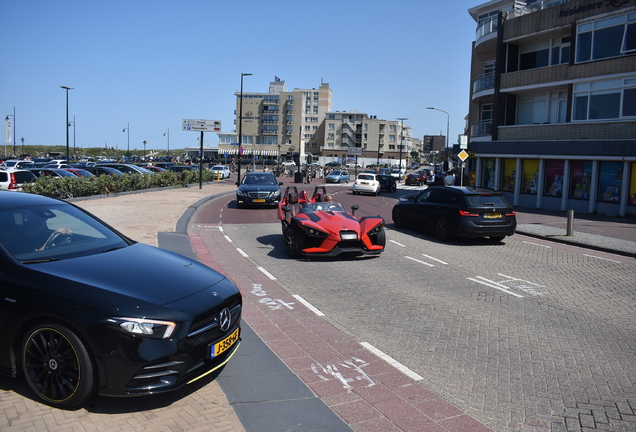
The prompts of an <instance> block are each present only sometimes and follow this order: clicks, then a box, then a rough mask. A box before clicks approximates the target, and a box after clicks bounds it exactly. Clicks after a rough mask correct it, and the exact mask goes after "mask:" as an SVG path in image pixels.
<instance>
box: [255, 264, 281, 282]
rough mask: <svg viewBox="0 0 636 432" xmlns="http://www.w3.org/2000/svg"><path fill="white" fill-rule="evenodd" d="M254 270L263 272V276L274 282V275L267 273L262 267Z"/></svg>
mask: <svg viewBox="0 0 636 432" xmlns="http://www.w3.org/2000/svg"><path fill="white" fill-rule="evenodd" d="M256 268H257V269H259V270H260V271H261V272H263V274H264V275H265V276H267V277H268V278H270V279H271V280H276V278H275V277H274V275H273V274H271V273H270V272H268V271H267V270H265V269H264V268H263V267H256Z"/></svg>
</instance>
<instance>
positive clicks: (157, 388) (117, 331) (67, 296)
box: [0, 192, 242, 409]
mask: <svg viewBox="0 0 636 432" xmlns="http://www.w3.org/2000/svg"><path fill="white" fill-rule="evenodd" d="M0 268H2V272H0V296H1V297H2V299H4V300H3V301H2V302H0V372H2V373H4V374H9V375H12V376H18V374H20V375H22V376H23V378H24V380H25V381H26V382H27V383H28V385H29V386H30V387H31V389H32V391H33V392H34V393H35V395H36V396H37V398H38V399H39V400H41V401H43V402H44V403H47V404H49V405H52V406H54V407H57V408H63V409H68V408H72V407H74V406H76V405H78V404H81V403H84V402H85V401H87V400H88V399H90V398H91V397H92V396H93V395H95V394H101V395H106V396H138V395H146V394H156V393H161V392H166V391H171V390H176V389H179V388H182V387H184V386H185V385H186V384H188V383H191V382H193V381H196V380H197V379H198V378H201V377H203V376H205V375H208V374H209V373H210V372H212V371H214V370H216V369H219V368H221V367H222V366H223V365H225V364H226V363H227V362H228V361H229V359H230V358H231V357H232V355H233V354H234V352H235V351H236V349H237V347H238V345H239V343H240V331H241V330H240V319H241V308H242V299H241V293H240V292H239V290H238V289H237V287H236V286H235V285H234V284H233V283H232V282H231V281H230V280H229V279H227V278H226V277H225V276H223V275H222V274H220V273H218V272H216V271H215V270H212V269H211V268H210V267H208V266H206V265H203V264H200V263H199V262H198V261H196V260H192V259H190V258H186V257H184V256H181V255H178V254H175V253H171V252H168V251H165V250H162V249H158V248H156V247H153V246H149V245H146V244H143V243H137V242H135V241H134V240H131V239H130V238H128V237H126V236H124V235H123V234H121V233H119V232H117V231H116V230H115V229H113V228H112V227H110V226H108V225H106V224H105V223H103V222H101V221H100V220H98V219H96V218H95V217H94V216H92V215H91V214H89V213H88V212H85V211H84V210H82V209H80V208H78V207H76V206H74V205H72V204H70V203H67V202H64V201H62V200H57V199H53V198H48V197H44V196H40V195H35V194H27V193H9V192H0ZM96 269H116V271H96ZM122 275H126V276H125V277H122Z"/></svg>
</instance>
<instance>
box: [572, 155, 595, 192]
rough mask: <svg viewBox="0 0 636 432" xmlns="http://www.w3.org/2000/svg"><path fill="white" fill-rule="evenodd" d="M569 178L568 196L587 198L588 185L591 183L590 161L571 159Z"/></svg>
mask: <svg viewBox="0 0 636 432" xmlns="http://www.w3.org/2000/svg"><path fill="white" fill-rule="evenodd" d="M570 180H571V182H570V184H571V186H570V197H572V198H582V199H589V198H590V185H591V184H592V162H591V161H572V176H571V179H570Z"/></svg>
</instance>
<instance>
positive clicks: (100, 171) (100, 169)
mask: <svg viewBox="0 0 636 432" xmlns="http://www.w3.org/2000/svg"><path fill="white" fill-rule="evenodd" d="M84 169H85V170H86V171H88V172H90V173H92V174H94V175H96V176H100V175H116V176H120V177H121V176H123V175H124V173H123V172H121V171H119V170H118V169H115V168H111V167H107V166H101V165H94V166H89V167H86V168H84Z"/></svg>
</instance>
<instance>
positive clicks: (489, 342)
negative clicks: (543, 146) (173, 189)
mask: <svg viewBox="0 0 636 432" xmlns="http://www.w3.org/2000/svg"><path fill="white" fill-rule="evenodd" d="M333 190H334V191H336V196H335V200H336V201H341V202H343V203H344V204H345V205H347V206H350V205H352V204H360V210H359V213H358V215H364V214H380V215H382V216H383V217H385V219H387V221H388V222H389V224H388V226H387V242H388V244H387V249H386V251H385V252H384V253H383V254H382V255H380V256H379V257H373V258H358V259H348V258H339V259H321V260H305V259H301V260H291V259H289V258H288V257H287V256H286V254H285V250H284V245H283V239H282V234H281V229H280V224H279V223H278V220H277V219H276V211H275V210H263V209H248V210H237V209H235V208H234V207H233V199H234V198H233V196H232V195H228V196H224V197H220V198H217V199H216V200H213V201H211V202H210V203H208V204H207V205H205V206H204V207H202V208H200V209H199V211H198V212H197V221H194V222H195V223H196V222H198V223H218V222H222V225H223V230H224V234H225V235H226V236H227V238H228V239H229V240H230V241H231V242H232V243H233V245H234V246H235V247H237V248H239V249H241V250H243V251H247V252H248V253H249V256H250V260H252V261H253V263H254V265H256V266H258V267H260V268H263V269H264V270H266V271H267V272H268V273H269V274H271V275H273V276H274V277H275V278H276V279H277V283H278V284H279V285H280V286H281V287H283V289H285V290H286V291H287V292H288V293H290V294H297V295H300V296H301V297H302V298H304V299H305V300H307V301H308V302H309V303H310V304H311V305H313V306H314V307H316V308H317V309H318V310H320V311H322V312H323V313H324V314H325V319H326V320H327V321H328V322H329V323H331V324H333V325H334V326H336V327H337V328H339V329H340V330H342V331H343V332H345V333H346V334H347V335H349V336H350V337H351V338H352V339H354V340H356V341H366V342H368V343H370V344H372V345H373V346H375V347H377V348H378V349H380V350H381V351H383V352H384V353H386V354H388V355H390V356H391V357H392V358H394V359H396V360H397V361H399V362H400V363H402V364H403V365H405V366H406V367H408V368H409V369H410V370H412V371H414V372H415V373H416V374H418V375H420V376H421V377H422V378H423V379H422V381H421V383H422V385H424V386H426V388H428V389H429V390H432V391H434V392H435V393H437V394H439V395H440V396H442V397H443V398H445V399H446V400H448V401H450V402H452V403H454V404H455V405H456V406H457V407H458V408H460V409H462V410H464V411H466V412H469V413H470V414H471V415H472V416H474V417H475V418H476V419H477V420H479V421H481V422H483V423H484V424H488V425H489V426H491V427H493V429H495V430H509V429H517V430H518V429H522V430H534V429H527V428H532V427H533V425H534V426H537V427H538V426H540V425H557V426H553V428H554V427H558V425H563V430H565V429H567V430H581V428H582V427H588V428H590V429H603V430H605V429H607V430H620V431H633V430H634V429H635V428H636V423H635V422H633V421H631V419H633V418H634V413H633V412H631V408H630V406H635V405H636V403H635V402H636V401H635V398H636V388H635V385H636V356H635V355H634V352H635V350H634V348H635V347H636V319H635V318H636V301H635V300H636V286H635V285H636V284H634V280H636V260H634V259H633V258H626V257H623V256H616V255H612V254H609V253H601V252H591V251H590V250H588V249H584V248H580V247H576V246H570V245H563V244H555V243H552V242H548V241H545V240H540V239H535V238H530V237H525V236H522V235H515V236H512V237H509V238H507V239H506V240H505V242H504V243H499V244H493V243H491V242H489V241H488V240H462V241H458V242H453V243H450V244H442V243H439V242H437V241H436V240H435V239H434V238H433V237H432V236H430V235H427V234H424V233H419V232H415V231H409V230H395V229H393V227H392V224H391V223H390V209H391V208H392V205H393V203H394V201H395V198H392V197H389V196H379V197H372V196H362V197H360V196H355V197H354V196H353V195H351V190H350V188H338V187H334V188H333ZM405 193H406V192H405ZM255 330H256V331H257V332H258V328H255ZM627 401H631V403H627ZM582 406H585V407H586V408H588V409H591V410H592V413H593V415H587V414H581V413H580V407H582ZM627 411H630V412H629V413H628V412H627ZM625 419H627V420H625ZM537 430H539V429H537ZM541 430H543V429H541Z"/></svg>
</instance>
